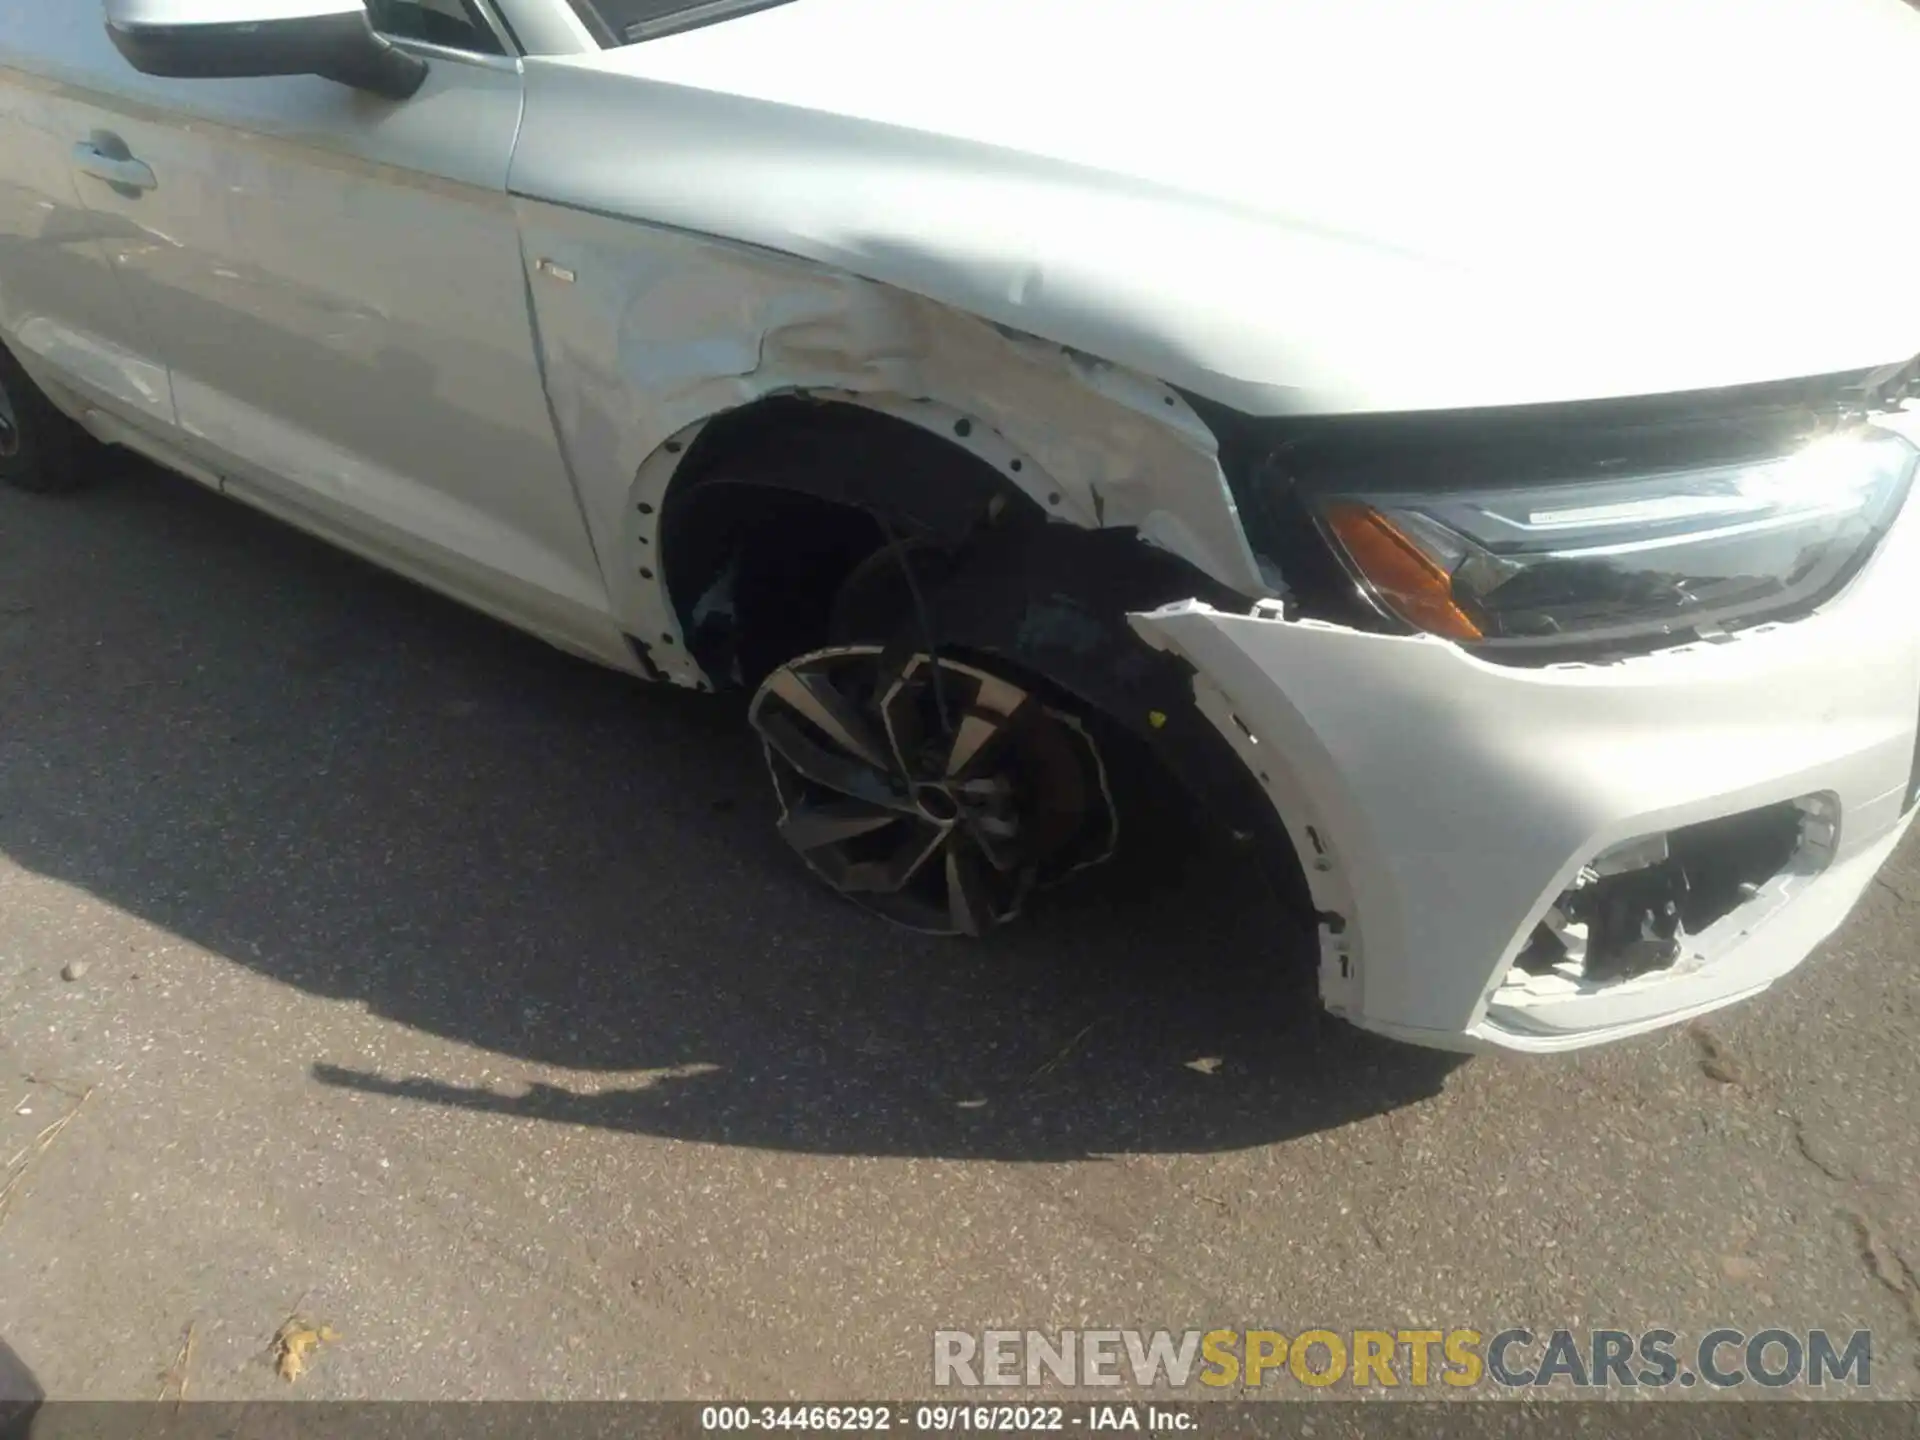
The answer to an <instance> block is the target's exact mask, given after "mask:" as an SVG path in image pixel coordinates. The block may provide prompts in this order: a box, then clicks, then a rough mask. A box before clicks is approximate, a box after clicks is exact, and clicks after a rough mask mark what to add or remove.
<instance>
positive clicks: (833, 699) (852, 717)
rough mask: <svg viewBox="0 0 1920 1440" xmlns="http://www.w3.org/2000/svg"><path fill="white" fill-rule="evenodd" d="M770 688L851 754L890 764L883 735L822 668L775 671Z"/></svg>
mask: <svg viewBox="0 0 1920 1440" xmlns="http://www.w3.org/2000/svg"><path fill="white" fill-rule="evenodd" d="M767 690H768V692H769V693H771V694H773V695H775V696H777V697H779V698H780V699H781V700H784V701H785V702H786V703H787V704H788V705H789V706H790V707H791V708H792V709H793V711H794V713H795V714H797V715H799V716H801V717H802V718H803V719H805V720H806V721H807V722H808V723H809V724H811V725H812V726H813V727H814V728H815V729H817V730H819V731H820V733H821V734H823V735H825V736H826V737H827V738H828V739H829V740H831V741H832V742H833V743H834V744H835V745H837V746H839V747H840V748H841V749H842V750H845V751H846V752H847V753H848V754H850V755H857V756H859V757H860V758H861V759H862V760H864V761H866V762H867V763H868V764H869V765H871V766H873V768H874V769H876V770H884V769H886V768H887V752H886V748H885V746H883V745H882V744H881V742H880V739H879V737H878V736H876V735H875V734H874V733H873V730H872V728H871V727H870V726H869V725H868V724H867V722H866V720H865V718H864V717H863V716H862V715H861V714H860V713H859V711H857V710H855V709H854V707H853V705H852V704H851V703H850V702H849V701H848V699H847V697H846V696H844V695H842V694H841V693H840V692H839V691H838V690H836V689H834V688H833V686H832V685H831V684H830V683H829V682H828V680H827V678H826V677H825V676H824V675H822V674H821V673H820V672H819V671H809V672H807V673H805V674H802V673H800V672H798V671H795V670H778V671H775V672H774V675H773V678H772V679H770V680H768V681H767Z"/></svg>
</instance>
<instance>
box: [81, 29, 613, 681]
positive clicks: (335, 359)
mask: <svg viewBox="0 0 1920 1440" xmlns="http://www.w3.org/2000/svg"><path fill="white" fill-rule="evenodd" d="M73 43H74V44H75V45H76V46H77V47H79V48H81V49H83V50H84V51H85V52H86V58H87V61H88V68H89V69H91V70H93V71H94V72H95V73H97V74H98V75H99V76H100V77H102V78H101V79H100V81H99V82H98V86H99V88H98V92H97V93H96V94H94V95H93V96H91V97H90V98H91V99H92V101H93V105H94V107H95V108H96V109H97V110H99V111H100V112H101V114H102V115H103V116H104V119H102V120H100V121H98V122H97V123H96V125H95V126H94V127H93V128H94V129H104V130H106V131H108V132H110V135H111V137H112V138H113V139H114V140H116V141H118V142H121V144H122V146H123V147H124V148H123V149H120V150H118V151H116V152H115V153H114V154H112V155H110V156H109V159H110V160H119V161H121V162H131V163H135V164H137V165H139V166H141V167H144V171H145V172H150V173H151V175H152V176H153V179H154V188H152V189H151V190H131V189H129V188H127V187H126V186H124V185H122V184H117V183H114V179H113V177H111V176H110V177H109V178H108V179H100V178H97V177H96V176H94V175H93V174H91V173H89V174H88V175H87V176H86V177H85V178H83V179H82V180H81V182H80V183H81V184H83V185H91V186H93V187H94V188H95V189H96V190H97V191H98V192H99V198H98V199H95V198H94V196H92V195H89V197H88V198H89V201H90V203H93V204H96V205H97V206H98V207H100V208H101V209H103V210H105V211H107V212H109V213H112V214H115V215H117V216H119V217H120V218H122V219H123V220H124V221H126V222H127V224H128V226H129V227H130V229H129V232H128V233H127V234H126V235H124V236H122V237H121V238H120V239H118V240H117V241H116V242H114V243H115V244H116V245H117V247H118V248H117V251H116V254H115V259H116V261H117V268H118V270H119V273H120V275H121V277H122V279H123V281H124V282H125V284H126V286H127V289H128V291H129V293H130V295H131V296H132V297H133V300H134V303H135V305H136V306H137V308H138V310H139V313H140V314H141V315H142V316H143V317H145V318H146V320H147V321H148V322H149V323H150V324H151V326H152V328H153V331H154V333H155V335H156V336H157V337H158V341H159V344H160V346H161V349H162V352H163V354H164V358H165V360H166V362H167V365H168V368H169V370H170V371H171V373H172V377H173V393H174V399H175V404H176V408H177V412H178V417H179V426H180V431H181V439H182V443H183V445H185V446H187V447H188V448H190V449H191V450H192V451H193V453H195V454H196V455H197V456H199V457H200V458H202V459H203V460H204V461H205V462H206V463H207V464H209V465H210V466H213V467H214V468H216V469H218V470H219V471H220V473H221V474H222V475H223V476H224V477H225V479H226V484H227V488H228V489H230V490H231V491H232V492H233V493H235V494H236V495H238V496H240V497H241V498H246V499H251V500H253V501H255V502H256V503H261V504H264V505H266V506H267V507H268V508H270V509H274V510H276V511H278V512H279V513H281V514H283V515H285V516H287V517H288V518H290V519H294V520H297V521H298V522H299V523H302V524H304V525H306V526H308V527H309V528H312V529H316V530H320V531H322V532H324V533H327V534H329V535H330V536H331V537H332V538H335V539H337V540H341V541H343V542H346V543H351V544H352V545H353V548H356V549H359V550H361V551H363V552H365V553H369V554H373V555H375V556H377V557H378V558H379V559H381V560H382V561H383V562H385V563H387V564H391V565H394V566H396V567H398V568H401V569H404V570H407V571H409V572H410V573H413V574H414V575H416V577H417V578H420V579H423V580H426V581H427V582H428V583H431V584H433V585H435V586H436V587H437V588H440V589H443V590H448V591H451V592H453V593H455V594H457V595H459V596H460V597H461V598H462V599H465V600H468V601H469V602H470V603H473V604H476V605H479V606H481V607H482V608H484V609H488V610H490V611H492V612H494V613H496V614H501V615H503V616H505V617H506V618H509V619H512V620H513V621H515V623H519V624H522V625H525V626H526V627H527V628H529V629H533V630H535V631H537V632H538V633H540V634H542V635H544V636H546V637H547V638H549V639H553V640H555V641H557V642H559V643H562V644H565V645H567V646H568V648H571V649H575V650H579V651H583V652H585V653H588V654H591V655H593V656H594V657H595V658H599V659H603V660H606V661H608V662H610V663H616V664H622V665H631V663H632V659H631V652H630V649H629V647H627V645H626V643H625V641H624V639H623V637H621V636H620V634H619V633H618V629H617V627H616V626H615V625H614V624H613V622H612V620H611V618H610V617H609V613H608V605H607V600H606V587H605V584H604V582H603V581H602V579H601V576H600V573H599V568H598V564H597V562H596V560H595V558H594V553H593V548H592V545H591V544H590V542H589V540H588V538H587V533H586V528H585V525H584V522H583V521H582V519H581V516H580V511H579V506H578V503H577V500H576V499H575V496H574V492H573V486H572V482H571V479H570V477H569V475H568V473H567V470H566V467H565V463H564V460H563V457H562V454H561V451H560V449H559V446H558V442H557V440H556V438H555V435H554V429H553V423H552V417H551V414H550V412H549V410H548V407H547V400H546V392H545V388H544V385H543V382H542V379H541V375H540V370H539V364H538V360H537V357H536V354H535V348H534V344H533V336H532V328H531V320H530V318H529V312H528V306H527V297H526V277H525V272H524V268H523V264H522V258H521V250H520V242H519V233H518V228H517V224H516V221H515V217H514V212H513V209H512V206H511V204H510V203H509V201H508V198H507V195H506V174H507V167H508V162H509V160H510V158H511V155H512V150H513V143H514V138H515V132H516V130H517V128H518V125H519V118H520V77H519V74H518V70H517V66H516V65H515V64H514V62H512V61H507V60H502V59H494V60H483V59H481V58H479V57H469V58H462V57H459V56H456V55H451V54H435V55H434V58H433V60H432V70H431V73H430V75H429V76H428V79H427V81H426V84H425V85H424V86H423V87H422V89H421V91H420V92H419V94H418V95H416V96H415V97H414V98H413V99H411V100H409V101H406V102H403V103H394V102H390V101H386V100H382V99H379V98H376V97H374V96H370V95H367V94H364V93H361V92H358V91H355V90H352V89H349V88H347V87H345V86H342V85H339V84H335V83H334V82H331V81H328V80H324V79H320V78H318V77H311V76H292V77H283V78H275V79H260V80H174V79H162V78H156V77H152V76H147V75H142V74H139V73H137V72H135V71H133V70H132V69H131V67H129V66H127V65H126V64H125V62H124V61H121V60H120V59H119V57H118V55H117V54H116V53H115V52H113V50H112V47H111V44H110V42H109V41H108V40H107V39H106V37H105V34H104V31H102V30H101V27H100V26H99V25H98V23H97V19H96V21H95V23H94V24H93V26H92V27H91V29H90V30H89V31H88V32H87V33H86V34H84V35H81V34H76V35H75V36H74V37H73ZM103 52H104V53H103ZM89 138H90V136H89V134H88V133H87V132H86V131H82V132H81V133H79V134H77V135H75V136H74V137H72V142H71V143H76V144H77V143H84V142H86V141H87V140H88V139H89ZM83 159H84V157H83ZM94 168H104V167H98V166H96V167H94ZM139 173H142V172H135V174H136V178H137V176H138V174H139ZM120 178H122V179H124V178H126V176H125V175H124V174H123V175H122V176H120Z"/></svg>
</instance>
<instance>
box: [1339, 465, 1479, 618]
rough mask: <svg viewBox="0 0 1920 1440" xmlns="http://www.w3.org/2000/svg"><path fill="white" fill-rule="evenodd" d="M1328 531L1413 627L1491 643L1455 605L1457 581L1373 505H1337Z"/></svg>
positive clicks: (1381, 594)
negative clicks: (1454, 592) (1455, 584)
mask: <svg viewBox="0 0 1920 1440" xmlns="http://www.w3.org/2000/svg"><path fill="white" fill-rule="evenodd" d="M1325 514H1326V517H1327V525H1328V526H1329V528H1331V529H1332V531H1333V533H1334V535H1335V536H1336V537H1337V538H1338V539H1339V541H1340V543H1341V545H1342V546H1344V547H1345V549H1346V552H1347V554H1348V555H1349V556H1350V557H1351V558H1352V560H1353V563H1354V564H1355V565H1356V566H1358V567H1359V569H1360V573H1361V574H1363V575H1365V576H1366V577H1367V579H1368V580H1369V581H1370V582H1371V583H1372V585H1373V588H1374V589H1375V590H1377V591H1378V592H1379V594H1380V598H1381V599H1382V600H1384V601H1386V602H1387V604H1389V605H1391V606H1392V607H1393V608H1394V609H1395V610H1396V611H1397V612H1399V614H1400V615H1401V616H1402V617H1403V618H1404V619H1406V620H1407V621H1409V622H1410V623H1412V624H1414V625H1417V626H1419V627H1420V628H1421V629H1422V630H1425V631H1428V632H1429V633H1431V634H1434V635H1444V636H1446V637H1447V638H1448V639H1449V640H1480V639H1484V638H1485V637H1484V636H1483V635H1482V634H1481V633H1480V627H1479V626H1478V625H1476V624H1474V623H1473V621H1472V619H1471V618H1469V617H1468V615H1467V613H1466V611H1464V610H1462V609H1461V608H1460V607H1459V606H1458V605H1456V604H1454V601H1453V577H1452V576H1450V575H1448V574H1447V572H1446V571H1444V570H1442V569H1441V568H1440V567H1439V566H1438V565H1436V564H1435V563H1434V562H1433V559H1432V557H1431V556H1429V555H1428V554H1427V553H1426V552H1425V551H1424V550H1422V549H1421V548H1420V547H1419V546H1418V545H1416V544H1414V543H1413V541H1411V540H1409V539H1408V538H1407V537H1406V536H1405V535H1404V534H1402V533H1401V531H1400V530H1399V529H1398V528H1396V527H1395V525H1394V524H1393V522H1392V521H1391V520H1389V519H1387V517H1386V516H1384V515H1382V514H1381V513H1380V512H1379V511H1378V510H1376V509H1374V508H1373V507H1372V506H1371V505H1361V504H1358V503H1356V502H1354V501H1351V500H1340V501H1335V502H1334V503H1333V504H1331V505H1329V506H1327V508H1326V511H1325Z"/></svg>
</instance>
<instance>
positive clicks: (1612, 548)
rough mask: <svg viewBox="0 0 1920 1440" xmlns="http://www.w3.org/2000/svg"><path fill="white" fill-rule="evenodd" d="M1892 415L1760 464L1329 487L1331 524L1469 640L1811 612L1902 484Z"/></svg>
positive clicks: (1372, 573)
mask: <svg viewBox="0 0 1920 1440" xmlns="http://www.w3.org/2000/svg"><path fill="white" fill-rule="evenodd" d="M1916 453H1920V452H1916V451H1915V449H1914V447H1913V446H1912V445H1910V444H1908V443H1907V442H1906V441H1905V440H1903V439H1901V438H1900V437H1899V436H1897V435H1894V434H1891V433H1889V432H1887V431H1883V430H1867V431H1862V432H1857V433H1851V434H1848V435H1845V436H1835V437H1830V438H1828V439H1824V440H1821V441H1819V442H1816V443H1815V444H1813V445H1812V446H1810V447H1808V448H1806V449H1804V450H1801V451H1799V452H1798V453H1796V454H1792V455H1789V456H1785V457H1782V458H1780V459H1777V460H1772V461H1767V462H1764V463H1758V464H1745V465H1729V466H1721V467H1716V468H1712V469H1700V470H1687V471H1679V472H1669V473H1666V474H1660V475H1639V476H1634V477H1623V478H1621V479H1618V480H1604V481H1590V480H1589V481H1580V482H1576V483H1566V484H1542V485H1529V486H1526V487H1524V488H1512V489H1507V488H1501V489H1493V488H1488V489H1479V490H1472V489H1459V490H1453V489H1448V490H1446V491H1444V492H1440V491H1422V492H1400V493H1387V492H1384V491H1383V492H1379V493H1362V492H1346V493H1339V492H1323V493H1322V494H1321V495H1320V496H1318V497H1317V499H1316V501H1315V508H1316V511H1317V514H1318V518H1319V521H1320V524H1321V526H1322V528H1323V529H1324V530H1325V531H1326V533H1327V535H1328V537H1329V538H1330V539H1331V540H1332V542H1333V544H1334V547H1335V549H1336V550H1337V551H1338V552H1339V553H1340V555H1341V557H1342V558H1343V559H1344V560H1345V562H1346V564H1347V565H1348V566H1349V568H1350V569H1352V571H1353V572H1354V574H1355V575H1356V576H1357V577H1358V578H1359V579H1360V580H1361V581H1362V582H1363V583H1364V584H1365V585H1366V586H1367V587H1368V588H1369V589H1370V590H1371V591H1372V593H1373V594H1374V596H1375V597H1376V598H1377V599H1378V600H1379V601H1380V602H1381V603H1382V604H1383V605H1385V606H1386V607H1387V608H1388V609H1390V610H1392V611H1393V612H1395V613H1396V614H1398V615H1399V616H1400V617H1401V618H1402V619H1404V620H1405V621H1407V623H1409V624H1411V625H1413V626H1415V627H1417V628H1419V629H1421V630H1427V631H1430V632H1432V633H1434V634H1436V635H1445V636H1448V637H1450V638H1452V639H1455V640H1464V641H1478V640H1487V641H1499V640H1509V641H1536V642H1537V641H1547V640H1573V641H1578V640H1601V639H1607V638H1612V637H1621V636H1628V635H1635V634H1643V635H1644V634H1660V633H1673V632H1679V631H1688V630H1697V629H1702V628H1704V629H1707V630H1713V629H1716V628H1721V627H1724V626H1726V625H1728V624H1730V623H1742V624H1745V623H1752V622H1754V621H1757V620H1760V619H1762V618H1765V617H1766V616H1768V615H1774V614H1778V613H1781V612H1786V611H1794V610H1805V609H1808V608H1811V607H1812V606H1814V605H1817V604H1819V603H1820V602H1821V601H1822V600H1824V599H1825V598H1826V597H1827V596H1828V595H1829V594H1831V593H1832V592H1833V591H1834V590H1836V589H1838V588H1839V586H1840V585H1841V584H1843V583H1844V582H1845V581H1846V580H1847V579H1848V578H1849V577H1850V576H1851V575H1852V574H1853V572H1854V571H1855V570H1856V569H1857V568H1858V566H1859V564H1860V563H1861V561H1863V560H1864V559H1865V557H1866V555H1867V553H1868V552H1869V551H1870V550H1871V549H1872V546H1873V544H1874V542H1875V540H1876V539H1877V538H1878V537H1879V535H1880V534H1881V532H1882V531H1883V530H1884V529H1885V527H1886V526H1887V524H1888V523H1889V522H1890V521H1891V520H1892V518H1893V516H1894V514H1895V512H1896V511H1898V509H1899V507H1900V503H1901V501H1902V499H1903V498H1904V497H1905V494H1906V489H1907V483H1908V480H1909V478H1910V477H1911V475H1912V473H1913V469H1914V461H1915V457H1916Z"/></svg>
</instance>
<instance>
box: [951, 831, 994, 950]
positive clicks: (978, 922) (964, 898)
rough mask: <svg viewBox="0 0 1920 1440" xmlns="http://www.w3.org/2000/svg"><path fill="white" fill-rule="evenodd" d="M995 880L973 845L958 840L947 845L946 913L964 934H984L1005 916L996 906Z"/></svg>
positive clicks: (955, 927) (956, 927) (956, 928)
mask: <svg viewBox="0 0 1920 1440" xmlns="http://www.w3.org/2000/svg"><path fill="white" fill-rule="evenodd" d="M991 885H992V882H991V881H990V880H989V879H988V877H987V872H986V869H985V867H984V866H983V865H982V864H981V863H980V857H979V856H978V855H977V854H975V853H974V850H973V847H972V846H970V845H964V844H961V843H959V842H958V841H956V842H955V843H953V844H951V845H949V846H948V847H947V913H948V915H949V916H950V917H951V919H952V921H953V928H954V929H955V930H957V931H958V932H959V933H960V934H962V935H984V934H985V933H986V932H987V930H988V929H989V927H991V926H992V925H993V924H994V923H995V922H996V921H998V920H1000V919H1002V918H1004V917H1002V916H1001V915H1000V914H998V913H997V912H996V910H995V908H994V904H993V895H992V890H991Z"/></svg>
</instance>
